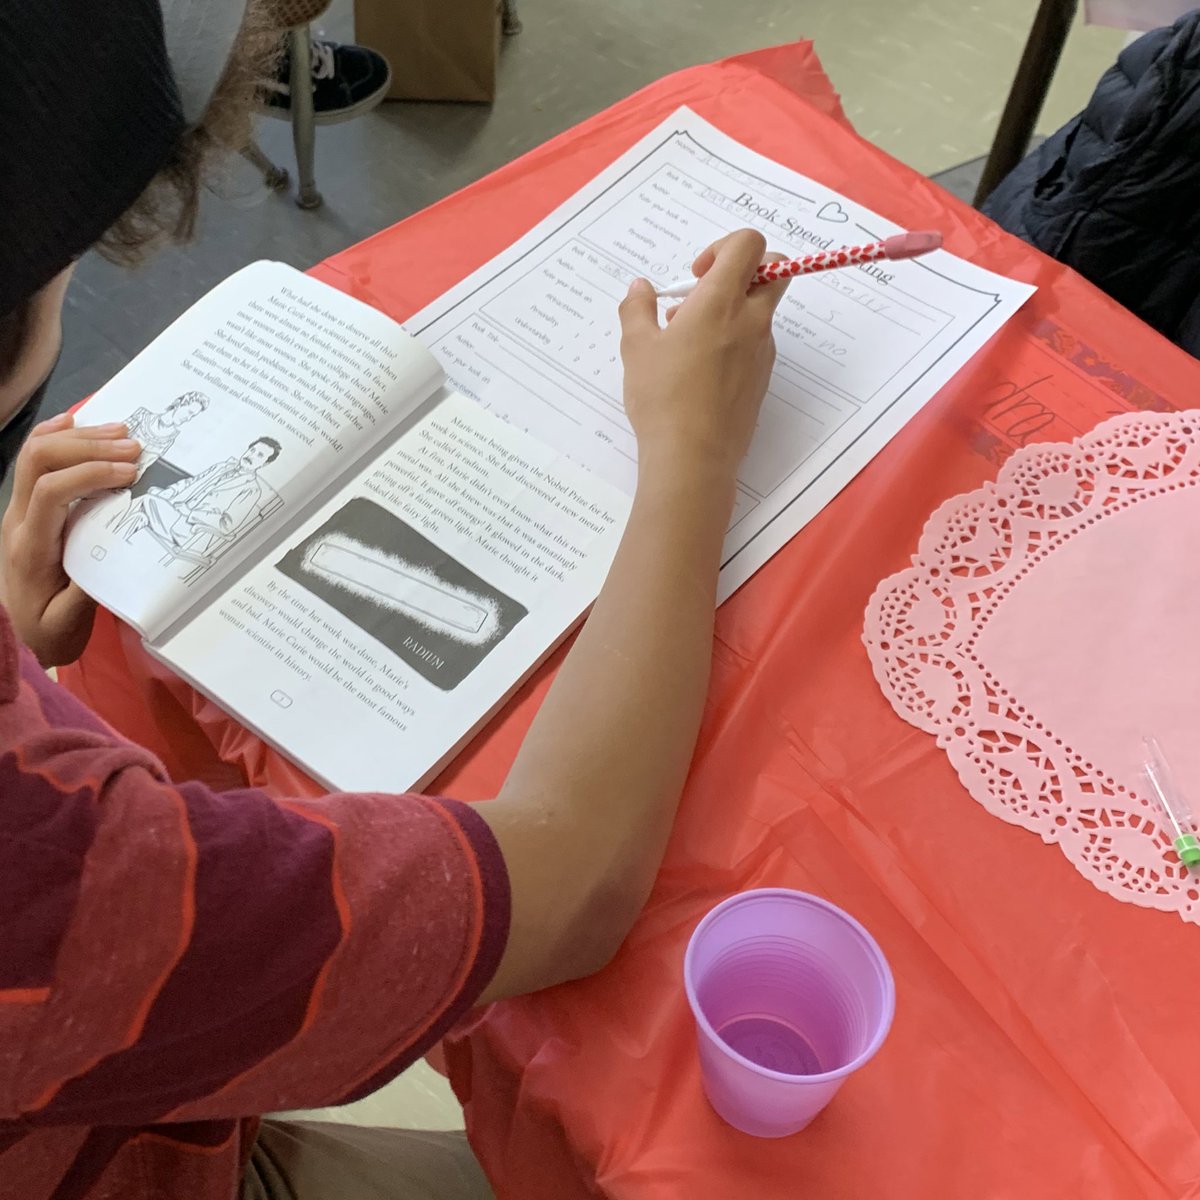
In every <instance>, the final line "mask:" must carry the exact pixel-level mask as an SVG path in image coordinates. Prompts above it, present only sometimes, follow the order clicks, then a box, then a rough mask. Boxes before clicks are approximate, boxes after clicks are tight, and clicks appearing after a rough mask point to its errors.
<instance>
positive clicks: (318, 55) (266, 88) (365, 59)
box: [263, 38, 392, 125]
mask: <svg viewBox="0 0 1200 1200" xmlns="http://www.w3.org/2000/svg"><path fill="white" fill-rule="evenodd" d="M291 72H292V55H291V50H290V48H288V49H285V51H284V53H283V56H282V58H281V59H280V63H279V68H278V69H277V70H276V72H275V78H274V79H270V80H267V81H266V82H264V84H263V95H264V100H265V102H266V111H267V113H268V114H269V115H270V116H273V117H280V118H281V119H284V120H290V119H291V115H292V87H291ZM391 82H392V68H391V67H390V66H389V65H388V60H387V59H386V58H384V57H383V55H382V54H379V53H378V52H377V51H375V50H368V49H367V47H366V46H349V45H346V46H343V45H342V44H341V43H340V42H327V41H323V40H321V39H318V38H313V39H312V88H313V110H314V112H315V114H316V118H315V119H316V124H318V125H336V124H337V123H338V122H339V121H348V120H349V119H350V118H351V117H357V116H358V115H359V114H361V113H365V112H370V110H371V109H373V108H374V107H375V106H376V105H377V104H378V103H379V102H380V101H381V100H382V99H383V98H384V96H385V95H387V90H388V88H389V87H390V86H391Z"/></svg>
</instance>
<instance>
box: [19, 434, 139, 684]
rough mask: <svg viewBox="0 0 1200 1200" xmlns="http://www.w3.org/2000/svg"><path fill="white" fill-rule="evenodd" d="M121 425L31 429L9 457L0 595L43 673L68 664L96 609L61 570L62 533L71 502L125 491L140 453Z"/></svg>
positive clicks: (89, 628) (80, 647)
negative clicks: (10, 474) (8, 499)
mask: <svg viewBox="0 0 1200 1200" xmlns="http://www.w3.org/2000/svg"><path fill="white" fill-rule="evenodd" d="M126 432H127V430H126V428H125V426H124V425H99V426H96V427H94V428H89V429H75V428H74V427H73V422H72V419H71V417H70V415H69V414H66V413H64V414H63V415H62V416H58V417H53V418H52V419H51V420H49V421H45V422H43V423H42V424H41V425H39V426H37V428H35V429H34V431H33V433H32V434H30V437H29V441H27V442H26V443H25V445H24V447H23V448H22V450H21V453H20V454H19V455H18V457H17V462H16V470H15V473H14V479H13V496H12V501H11V502H10V503H9V506H8V511H7V512H6V513H5V514H4V520H3V523H0V570H2V572H3V573H2V574H0V591H2V593H3V599H4V604H5V607H6V608H7V609H8V615H9V617H10V618H11V619H12V623H13V627H14V629H15V630H16V632H17V636H18V637H19V638H20V639H21V641H23V642H24V643H25V644H26V645H27V646H28V647H29V648H30V649H31V650H32V651H33V652H34V653H35V654H36V655H37V657H38V660H39V662H41V664H42V665H43V666H46V667H52V666H61V665H62V664H63V663H68V662H74V661H75V659H77V658H78V657H79V655H80V654H82V653H83V648H84V646H86V645H87V640H88V637H89V636H90V635H91V632H92V620H93V618H94V616H95V612H96V605H95V602H94V601H93V600H91V599H90V598H89V597H88V596H85V595H84V593H83V592H82V591H80V589H79V588H78V587H77V586H76V585H75V584H74V583H72V582H71V581H70V579H68V578H67V573H66V571H65V570H63V563H62V556H63V532H64V529H65V527H66V522H67V516H68V514H69V513H70V511H71V505H72V504H73V503H74V502H75V501H76V500H82V499H84V498H86V497H88V496H94V495H96V494H98V493H100V492H105V491H110V490H111V489H113V488H121V487H128V486H129V485H130V484H131V483H132V482H133V480H134V477H135V476H136V474H137V466H136V460H137V458H138V455H139V454H140V453H141V447H140V446H139V445H138V444H137V442H133V441H130V440H129V439H128V438H127V437H126V436H125V435H126Z"/></svg>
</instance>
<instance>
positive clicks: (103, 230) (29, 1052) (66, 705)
mask: <svg viewBox="0 0 1200 1200" xmlns="http://www.w3.org/2000/svg"><path fill="white" fill-rule="evenodd" d="M257 22H258V14H257V12H256V10H255V7H254V6H253V5H251V6H249V7H247V5H246V3H245V0H162V2H161V6H160V2H159V0H107V2H106V3H104V4H95V3H94V2H93V0H6V3H5V4H4V5H3V7H0V45H3V46H5V47H6V49H7V50H8V51H9V70H10V77H9V79H8V81H7V86H6V88H5V91H4V93H3V96H2V97H0V137H3V138H4V139H5V142H6V150H5V154H4V161H5V162H6V164H9V167H10V169H6V170H5V171H4V172H2V173H0V221H2V222H3V225H4V236H0V330H3V340H0V354H2V357H0V406H4V407H3V408H2V409H0V411H3V412H6V413H7V414H13V413H16V414H17V420H18V422H24V421H25V419H26V417H25V414H26V413H27V411H28V398H29V396H30V395H36V392H37V389H38V387H39V386H40V384H41V381H42V379H43V378H44V375H45V373H46V372H47V371H48V370H49V369H50V366H51V365H52V363H53V360H54V356H55V354H56V352H57V338H58V334H57V321H58V315H57V312H58V308H59V306H61V302H62V292H63V288H64V286H65V283H64V271H65V270H66V269H67V267H68V266H69V263H70V262H71V261H72V260H73V258H74V257H75V256H77V255H78V254H79V253H81V252H82V251H83V250H84V249H86V248H87V246H88V245H89V244H90V243H91V242H93V241H97V240H103V241H104V242H105V243H106V244H107V245H109V246H116V247H117V248H118V249H124V250H126V251H128V250H129V249H130V248H131V247H132V246H134V245H135V244H136V245H141V244H145V243H146V242H147V241H151V240H153V236H152V234H153V232H154V231H155V230H162V229H167V230H169V231H171V232H173V233H176V234H186V233H187V231H188V230H189V229H190V225H191V217H192V215H194V202H195V197H194V187H195V185H196V183H197V181H198V180H199V178H200V177H201V176H200V170H201V163H202V160H203V153H204V152H205V151H206V150H207V149H209V148H211V146H212V145H213V143H214V142H215V141H217V140H219V135H218V133H217V131H218V130H223V131H225V132H228V131H229V130H236V129H237V128H239V127H240V126H239V124H238V116H237V112H236V104H235V103H234V99H235V98H236V97H237V96H239V95H243V96H244V95H246V93H245V89H244V88H243V86H242V84H243V81H244V80H246V79H248V78H251V79H252V78H253V72H252V71H250V70H247V66H248V65H253V63H254V54H255V49H254V47H255V46H256V45H257V44H259V43H260V41H261V39H260V33H261V28H260V26H259V24H258V23H257ZM247 103H249V101H248V100H247ZM220 136H224V135H223V134H222V135H220ZM232 144H233V146H234V148H236V140H234V141H233V143H232ZM12 164H16V165H15V167H13V166H12ZM164 217H165V221H164ZM763 251H764V244H763V241H762V238H761V236H760V235H758V234H756V233H754V232H751V231H742V232H740V233H736V234H733V235H730V236H729V237H727V238H725V239H723V240H722V241H720V242H719V243H717V244H716V245H715V246H713V247H711V248H710V249H709V250H707V251H705V252H704V253H702V254H701V255H700V257H699V258H698V259H697V261H696V263H695V264H694V270H695V272H696V274H697V275H698V276H700V277H701V278H700V282H699V285H698V286H697V288H696V291H695V292H694V293H693V294H692V296H690V297H689V298H688V299H687V300H686V301H685V302H684V303H683V305H681V306H680V308H679V309H678V310H676V312H675V316H674V319H673V320H671V321H670V323H669V324H668V325H666V327H665V328H664V327H663V326H662V324H661V323H660V320H659V315H658V308H657V301H656V297H655V295H654V291H653V289H652V288H651V286H650V285H649V284H648V283H647V282H646V281H644V280H639V281H636V282H635V283H634V284H633V286H632V287H631V288H630V291H629V294H628V296H627V297H626V299H625V300H624V302H623V303H622V305H621V312H620V320H621V328H622V343H621V353H622V359H623V362H624V365H625V405H626V410H627V412H628V415H629V419H630V421H631V423H632V425H633V429H634V431H635V433H636V436H637V441H638V455H639V461H638V482H637V490H636V496H635V499H634V502H633V507H632V512H631V515H630V518H629V522H628V525H627V528H626V530H625V533H624V537H623V539H622V542H621V545H620V548H619V551H618V553H617V556H616V558H615V561H614V563H613V566H612V570H611V572H610V575H609V578H608V581H607V582H606V584H605V586H604V588H603V590H602V591H601V594H600V596H599V598H598V600H597V601H596V604H595V606H594V608H593V610H592V613H591V615H590V617H589V618H588V621H587V623H586V625H585V626H584V628H583V630H582V632H581V634H580V636H579V638H578V640H577V641H576V643H575V645H574V647H573V648H572V650H571V652H570V654H569V655H568V656H567V658H566V660H565V662H564V664H563V666H562V668H561V669H560V671H559V673H558V676H557V678H556V680H555V682H554V685H553V687H552V689H551V691H550V693H549V695H548V696H547V698H546V700H545V702H544V704H543V705H542V708H541V710H540V712H539V713H538V715H537V717H536V719H535V720H534V722H533V724H532V726H531V728H530V730H529V733H528V735H527V737H526V739H525V742H524V744H523V746H522V747H521V750H520V752H519V754H518V756H517V759H516V761H515V762H514V764H513V767H512V769H511V771H510V773H509V775H508V777H507V779H506V780H505V782H504V784H503V786H502V787H501V789H500V792H499V795H498V796H497V797H496V798H494V799H491V800H488V801H486V802H484V803H481V804H464V803H460V802H456V801H453V800H445V799H438V798H435V797H429V796H419V795H409V796H386V795H362V794H340V795H328V796H325V797H322V798H320V799H290V798H287V797H278V796H270V795H267V794H265V793H264V792H262V791H259V790H256V789H253V788H241V789H238V790H234V791H225V792H218V791H214V790H212V789H211V788H209V787H206V786H204V785H202V784H200V783H197V782H192V781H188V780H172V779H170V778H168V777H167V775H166V773H165V771H164V769H163V768H162V766H161V765H160V764H159V763H158V762H157V760H156V759H155V758H154V757H153V756H152V755H151V754H149V753H148V752H146V751H145V750H142V749H140V748H139V747H138V746H136V745H134V744H132V743H130V742H128V741H126V740H124V739H122V738H121V737H120V736H119V735H117V734H116V733H114V732H113V731H112V730H111V729H110V728H108V727H107V726H106V725H105V724H104V723H103V722H101V721H100V720H99V719H98V718H96V717H95V716H94V715H93V714H92V713H90V712H89V711H88V710H87V709H85V708H84V707H83V706H82V705H81V704H80V703H79V702H78V701H77V700H75V699H74V697H72V696H71V695H70V694H68V693H67V692H65V691H64V690H62V689H60V688H59V687H58V686H57V685H56V684H55V683H54V682H53V681H52V680H51V679H50V678H49V677H48V676H47V674H46V672H45V671H44V670H43V668H44V667H47V666H52V665H55V664H62V663H65V662H69V661H72V660H73V659H74V658H75V657H77V656H78V655H79V653H80V652H81V651H82V649H83V647H84V645H85V644H86V641H87V637H88V633H89V630H90V627H91V621H92V614H93V606H92V603H91V602H90V601H89V600H88V599H87V598H86V597H85V596H83V595H82V593H80V592H79V591H78V589H77V588H75V587H74V585H73V584H71V583H70V581H69V580H68V579H67V577H66V575H65V573H64V571H63V566H62V539H63V531H64V526H65V523H66V520H67V517H68V513H69V511H70V508H71V506H72V505H73V504H74V503H75V502H76V501H78V500H80V499H83V498H85V497H88V496H90V495H94V494H96V493H98V492H101V491H105V490H110V489H113V488H119V487H126V486H128V485H129V484H130V483H131V482H132V480H133V478H134V477H135V475H136V473H137V466H136V463H137V460H138V456H139V455H140V453H141V451H142V448H141V446H140V445H139V444H138V442H137V441H136V440H135V439H133V438H130V437H129V436H128V432H129V431H128V429H127V427H126V426H124V425H116V426H101V427H95V428H77V427H75V425H74V424H73V422H72V419H71V417H70V416H68V415H62V416H57V417H53V418H52V419H50V420H49V421H46V422H43V423H42V424H41V425H39V426H37V427H36V428H35V429H34V430H33V431H32V434H31V435H30V436H29V439H28V441H27V443H26V444H25V445H24V447H23V448H22V449H20V451H19V453H18V454H17V455H16V469H15V473H14V480H13V497H12V501H11V504H10V505H9V508H8V510H7V512H6V513H5V516H4V520H3V526H2V529H0V565H2V568H3V608H0V1200H51V1198H53V1200H86V1198H88V1197H94V1198H96V1200H99V1198H100V1197H121V1200H182V1198H183V1197H186V1198H187V1200H235V1198H236V1197H239V1196H240V1197H242V1198H243V1200H329V1198H333V1197H336V1200H368V1198H371V1200H384V1198H385V1197H386V1198H395V1200H412V1198H414V1197H422V1198H425V1197H483V1196H487V1195H489V1194H490V1193H489V1191H488V1185H487V1182H486V1179H485V1178H484V1176H483V1174H482V1172H481V1170H480V1168H479V1166H478V1164H477V1163H476V1162H475V1160H474V1159H473V1157H472V1156H471V1154H470V1151H469V1149H468V1147H467V1145H466V1142H465V1139H464V1138H463V1136H462V1135H461V1134H441V1135H438V1134H414V1133H408V1132H405V1131H402V1130H394V1129H356V1128H349V1127H345V1126H334V1125H323V1124H320V1123H306V1122H295V1121H291V1122H289V1121H281V1120H275V1119H264V1118H263V1117H262V1116H261V1114H266V1113H273V1112H279V1111H283V1110H289V1109H297V1108H312V1107H318V1106H326V1105H333V1104H341V1103H344V1102H346V1101H349V1100H352V1099H355V1098H357V1097H359V1096H362V1095H365V1094H367V1093H369V1092H370V1091H372V1090H374V1089H375V1088H377V1087H379V1086H380V1085H381V1084H382V1083H384V1082H386V1081H387V1080H389V1079H391V1078H392V1077H393V1076H395V1075H396V1074H397V1073H399V1072H400V1071H402V1070H403V1069H404V1068H405V1067H406V1066H407V1065H409V1064H410V1063H411V1062H413V1061H414V1060H415V1059H416V1058H417V1057H419V1056H420V1055H422V1054H424V1053H425V1052H426V1051H428V1050H429V1049H430V1048H431V1047H432V1046H433V1045H434V1044H435V1043H436V1042H437V1041H438V1040H439V1039H440V1038H441V1037H442V1036H443V1035H444V1034H445V1033H446V1031H447V1030H448V1029H449V1028H450V1027H451V1026H452V1025H453V1024H454V1023H455V1022H456V1021H457V1020H458V1019H459V1018H460V1017H462V1016H463V1015H464V1014H465V1013H466V1011H467V1010H468V1009H469V1008H470V1007H471V1006H472V1005H475V1004H479V1003H488V1002H491V1001H495V1000H501V999H504V998H505V997H510V996H517V995H521V994H524V993H528V992H532V991H536V990H538V989H541V988H545V987H550V986H553V985H555V984H557V983H561V982H563V981H566V980H570V979H576V978H579V977H581V976H584V975H587V974H589V973H591V972H594V971H597V970H600V969H601V968H602V967H603V966H604V965H605V963H607V962H608V961H609V959H610V958H611V957H612V956H613V955H614V954H615V953H616V952H617V950H618V948H619V947H620V945H621V942H622V940H623V939H624V937H625V935H626V933H627V931H628V930H629V928H630V926H631V924H632V923H633V921H634V920H635V919H636V917H637V915H638V913H639V912H640V910H641V908H642V906H643V904H644V902H645V899H646V897H647V895H648V893H649V890H650V887H651V884H652V882H653V880H654V877H655V873H656V871H657V869H658V866H659V863H660V861H661V857H662V854H663V850H664V846H665V844H666V840H667V837H668V834H669V832H670V829H671V824H672V820H673V817H674V812H675V807H676V805H677V803H678V800H679V796H680V792H681V789H682V786H683V781H684V778H685V776H686V773H687V770H688V765H689V762H690V760H691V756H692V752H693V748H694V745H695V740H696V736H697V730H698V727H699V723H700V716H701V711H702V708H703V705H704V697H705V692H706V686H707V680H708V674H709V666H710V654H711V644H712V627H713V614H714V604H715V595H716V581H717V572H718V567H719V563H720V552H721V546H722V542H723V540H724V534H725V530H726V527H727V525H728V523H729V520H730V515H731V512H732V506H733V499H734V480H735V471H736V468H737V466H738V463H739V461H740V459H741V457H742V455H743V454H744V452H745V450H746V448H747V446H748V444H749V441H750V437H751V435H752V433H753V430H754V426H755V421H756V418H757V414H758V410H759V406H760V404H761V401H762V397H763V394H764V391H765V388H766V383H767V380H768V377H769V375H770V370H771V365H772V361H773V357H774V344H773V341H772V336H771V324H772V318H773V315H774V311H775V308H776V306H777V304H778V302H779V299H780V296H781V290H782V286H783V285H779V284H777V285H770V286H766V287H760V288H755V289H754V290H753V291H750V290H749V282H750V279H751V278H752V276H753V274H754V271H755V269H756V268H757V267H758V265H759V264H760V262H761V261H762V259H763ZM18 429H20V426H19V425H18ZM6 449H7V450H8V451H9V453H12V452H13V451H14V450H15V449H16V439H13V438H11V437H10V438H9V439H8V441H7V443H6ZM330 736H336V730H331V731H330Z"/></svg>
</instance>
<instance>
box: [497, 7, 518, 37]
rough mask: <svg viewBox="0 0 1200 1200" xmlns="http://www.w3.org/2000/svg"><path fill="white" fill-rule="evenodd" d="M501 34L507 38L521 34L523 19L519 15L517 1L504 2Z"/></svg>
mask: <svg viewBox="0 0 1200 1200" xmlns="http://www.w3.org/2000/svg"><path fill="white" fill-rule="evenodd" d="M500 12H501V18H500V32H501V33H503V34H504V36H505V37H513V36H515V35H516V34H518V33H520V32H521V18H520V17H519V16H518V15H517V0H502V2H501V8H500Z"/></svg>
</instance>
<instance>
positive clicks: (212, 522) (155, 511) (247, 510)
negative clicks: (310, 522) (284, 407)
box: [125, 437, 282, 558]
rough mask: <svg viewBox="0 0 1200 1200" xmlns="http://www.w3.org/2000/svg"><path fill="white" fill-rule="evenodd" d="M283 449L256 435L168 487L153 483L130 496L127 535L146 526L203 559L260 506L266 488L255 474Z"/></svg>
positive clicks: (169, 544)
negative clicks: (236, 454) (237, 453)
mask: <svg viewBox="0 0 1200 1200" xmlns="http://www.w3.org/2000/svg"><path fill="white" fill-rule="evenodd" d="M281 449H282V447H281V446H280V445H279V443H278V442H277V441H276V440H275V439H274V438H269V437H260V438H256V439H255V440H254V441H253V442H251V443H250V445H249V446H247V447H246V450H245V452H244V453H243V454H242V455H241V457H240V458H227V459H225V461H224V462H219V463H214V464H213V465H212V466H211V467H208V468H206V469H205V470H203V471H201V472H200V474H198V475H193V476H192V477H191V478H190V479H181V480H180V481H179V482H178V483H174V484H172V485H171V486H170V487H166V488H152V489H151V490H150V491H149V492H147V493H146V494H145V495H144V496H140V497H138V499H137V500H135V501H134V503H133V507H132V508H131V509H130V511H129V516H128V518H127V523H126V525H125V540H126V541H127V542H128V541H130V540H131V539H132V538H133V537H134V535H135V534H137V533H139V532H140V531H141V530H143V529H146V530H148V531H149V532H150V533H152V534H153V535H154V536H155V537H156V538H157V539H158V540H159V541H160V542H161V543H162V544H163V545H164V546H167V547H175V548H180V547H184V546H186V547H187V549H188V551H189V552H190V553H191V554H194V555H196V556H199V557H201V558H203V557H205V556H207V555H209V554H211V553H212V551H214V550H216V549H217V548H219V547H221V546H223V545H226V544H228V543H229V542H230V541H232V540H233V539H234V538H235V537H236V536H237V535H238V533H239V532H240V531H241V529H242V528H243V526H244V525H246V523H247V522H248V521H249V520H250V519H251V518H252V517H253V516H254V514H255V513H256V512H257V511H258V507H259V503H260V502H261V500H262V498H263V495H264V488H265V487H266V485H265V484H264V483H263V482H262V480H260V479H259V476H258V473H259V471H260V470H261V469H262V468H263V467H265V466H267V465H268V464H269V463H273V462H274V461H275V460H276V459H277V458H278V457H279V454H280V450H281ZM198 535H199V536H198ZM193 539H196V540H193Z"/></svg>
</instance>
